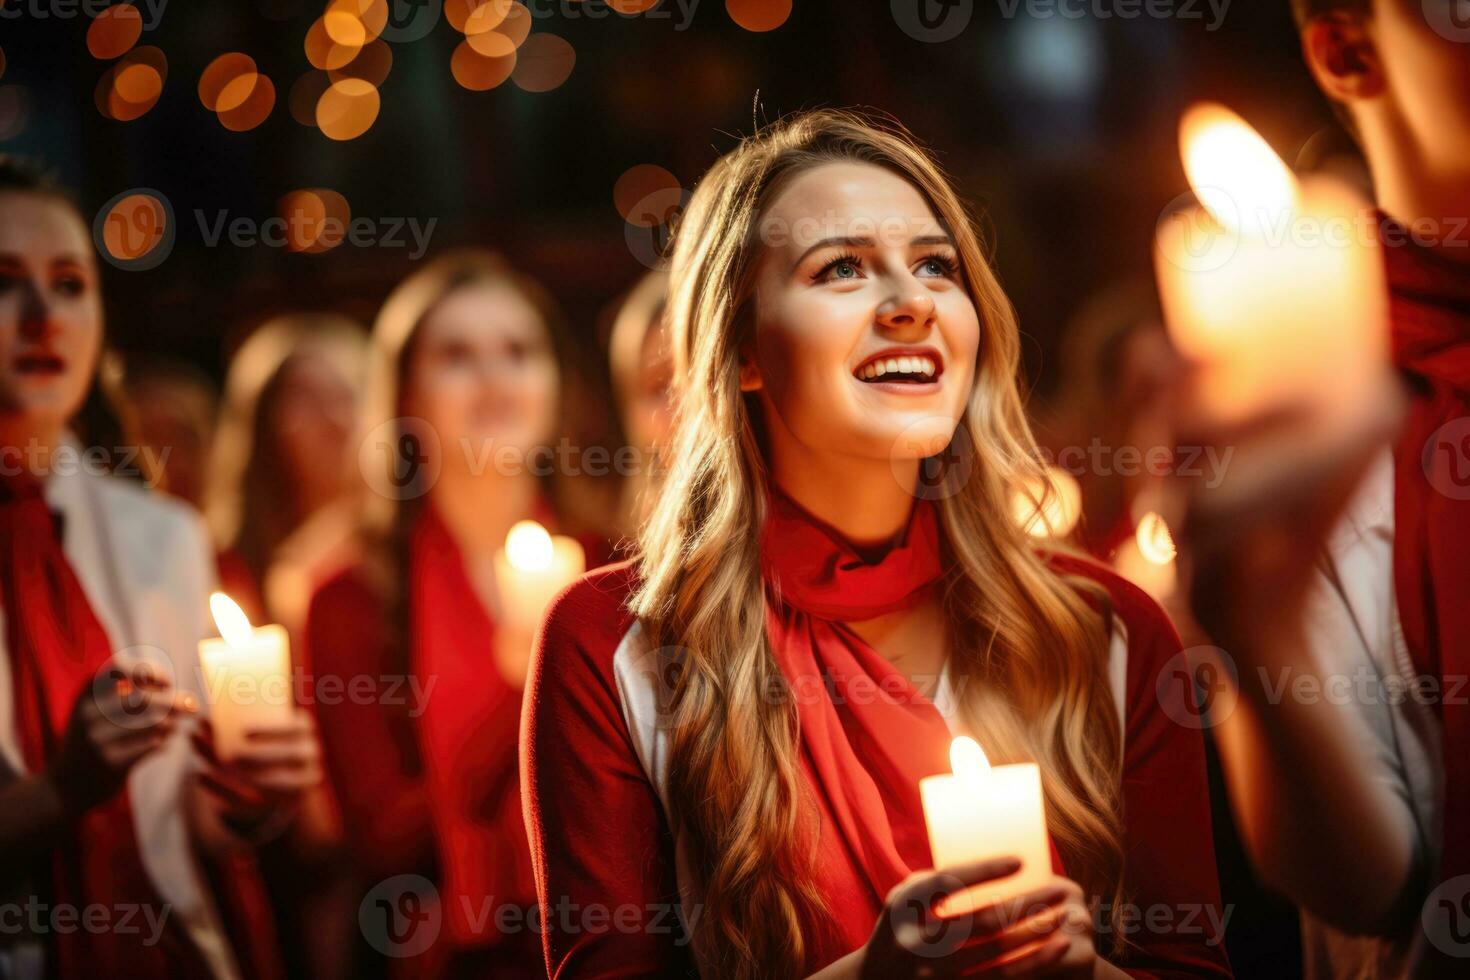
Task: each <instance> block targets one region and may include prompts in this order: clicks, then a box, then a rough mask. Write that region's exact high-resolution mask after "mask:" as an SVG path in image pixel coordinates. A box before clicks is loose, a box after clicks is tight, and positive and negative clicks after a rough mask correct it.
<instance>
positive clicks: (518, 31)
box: [465, 3, 531, 58]
mask: <svg viewBox="0 0 1470 980" xmlns="http://www.w3.org/2000/svg"><path fill="white" fill-rule="evenodd" d="M530 33H531V11H530V10H528V9H527V8H526V7H525V6H524V5H522V4H520V3H511V4H509V5H508V6H507V7H506V10H505V16H504V17H503V18H502V19H501V20H500V22H499V23H498V24H496V26H495V29H494V30H484V31H479V32H478V33H473V34H466V35H465V40H467V41H469V43H470V47H472V48H474V50H475V51H476V52H477V53H478V54H481V55H483V56H485V57H486V58H504V57H507V56H508V55H510V54H511V53H512V52H513V51H515V50H516V49H517V48H519V47H520V46H521V45H522V44H523V43H524V42H525V40H526V36H527V35H529V34H530Z"/></svg>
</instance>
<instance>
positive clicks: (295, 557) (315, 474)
mask: <svg viewBox="0 0 1470 980" xmlns="http://www.w3.org/2000/svg"><path fill="white" fill-rule="evenodd" d="M365 351H366V334H365V332H364V331H363V329H362V328H361V327H360V326H359V325H358V324H356V323H354V322H353V321H351V320H349V319H347V318H345V317H342V316H337V315H335V314H330V313H292V314H286V315H284V316H280V317H277V318H275V319H273V320H271V321H269V322H268V323H266V324H264V325H262V326H261V327H260V328H259V329H257V330H256V331H255V332H254V333H252V334H251V335H250V337H249V338H248V339H247V340H246V341H245V343H243V344H242V345H241V346H240V349H239V350H238V351H236V352H235V356H234V357H233V358H231V360H230V367H229V372H228V374H227V376H226V379H225V393H224V403H223V406H222V408H221V411H220V420H219V429H218V431H217V433H216V437H215V442H214V451H213V455H212V458H211V460H210V473H209V485H208V493H207V497H206V501H205V515H206V516H207V518H208V520H209V527H210V531H211V532H212V533H213V535H214V541H215V547H216V548H217V549H218V551H219V555H220V573H221V578H222V579H223V581H224V587H225V591H226V592H229V593H230V594H231V595H232V596H234V597H235V598H236V599H237V600H238V601H239V602H240V604H241V606H243V607H245V609H246V611H247V612H251V613H252V617H251V618H252V619H254V620H256V621H257V622H259V621H263V619H264V617H265V616H266V615H269V617H270V618H271V620H273V621H275V622H280V623H283V624H285V625H286V626H287V627H288V628H290V629H291V630H292V631H293V633H294V632H296V631H298V630H299V627H300V625H301V620H302V617H303V616H304V614H305V603H306V601H307V597H308V596H309V594H310V588H309V586H310V579H309V575H308V574H302V570H304V569H307V568H309V567H311V566H312V565H314V564H315V563H316V561H317V560H318V559H319V558H320V557H321V555H320V554H319V552H321V551H322V550H324V549H327V550H329V548H330V543H331V542H333V541H334V540H336V539H339V538H340V537H341V536H342V534H345V531H346V527H347V526H348V525H349V520H348V513H349V511H348V510H347V509H345V508H343V509H338V510H334V509H333V505H334V504H340V503H342V502H343V501H344V499H345V493H346V491H347V489H348V487H349V485H350V484H349V476H350V473H351V467H352V465H353V450H354V448H355V447H353V446H352V445H350V441H351V437H352V433H353V425H354V424H355V423H356V417H357V407H358V397H359V392H360V390H361V387H362V375H363V361H364V355H365ZM313 518H318V523H316V524H315V525H314V526H313V524H312V519H313ZM324 525H325V526H324ZM293 536H297V537H295V539H294V540H293ZM303 539H304V540H303ZM293 573H295V574H293ZM273 575H275V576H283V577H284V581H285V582H287V583H289V584H290V585H291V586H293V587H291V588H280V587H273V586H274V585H275V583H274V582H273V581H272V576H273ZM237 593H238V594H237ZM272 600H275V601H272Z"/></svg>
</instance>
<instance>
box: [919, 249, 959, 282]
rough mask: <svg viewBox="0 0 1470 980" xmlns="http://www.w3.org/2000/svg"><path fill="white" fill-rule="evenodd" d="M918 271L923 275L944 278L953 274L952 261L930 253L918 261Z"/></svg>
mask: <svg viewBox="0 0 1470 980" xmlns="http://www.w3.org/2000/svg"><path fill="white" fill-rule="evenodd" d="M919 272H920V273H921V274H923V275H925V276H934V277H936V278H940V279H942V278H944V277H946V276H952V275H954V263H953V262H952V261H950V260H949V259H946V258H943V257H941V256H938V255H931V256H929V257H928V258H927V259H925V260H924V261H923V262H920V263H919Z"/></svg>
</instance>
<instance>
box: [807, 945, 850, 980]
mask: <svg viewBox="0 0 1470 980" xmlns="http://www.w3.org/2000/svg"><path fill="white" fill-rule="evenodd" d="M863 949H864V947H861V946H859V947H858V948H857V949H855V950H853V951H852V952H851V953H848V954H847V955H846V956H844V957H842V958H841V959H836V960H833V961H832V962H831V963H828V964H827V965H826V966H824V967H822V968H821V969H820V970H818V971H817V972H816V973H813V974H812V975H811V976H809V977H807V980H857V978H858V977H859V976H861V975H862V971H863Z"/></svg>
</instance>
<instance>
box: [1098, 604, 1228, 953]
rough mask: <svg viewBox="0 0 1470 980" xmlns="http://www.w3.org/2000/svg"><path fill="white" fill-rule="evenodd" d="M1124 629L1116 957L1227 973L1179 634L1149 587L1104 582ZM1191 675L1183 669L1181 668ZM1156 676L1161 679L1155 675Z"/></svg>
mask: <svg viewBox="0 0 1470 980" xmlns="http://www.w3.org/2000/svg"><path fill="white" fill-rule="evenodd" d="M1106 584H1107V585H1108V587H1109V590H1110V591H1111V592H1112V594H1113V604H1114V606H1113V609H1114V615H1115V616H1117V617H1119V618H1120V619H1121V620H1122V622H1123V625H1124V626H1125V627H1126V629H1127V631H1128V684H1127V696H1126V705H1125V712H1126V715H1125V720H1124V753H1123V826H1124V836H1125V847H1126V853H1125V871H1124V876H1125V882H1124V887H1125V889H1126V892H1127V897H1126V898H1125V901H1126V903H1127V904H1128V909H1127V911H1128V916H1127V918H1126V920H1125V921H1124V922H1123V923H1121V924H1115V925H1114V928H1119V925H1121V927H1122V931H1123V933H1124V935H1125V937H1126V938H1127V939H1128V940H1129V943H1130V945H1129V948H1128V951H1127V954H1126V955H1125V956H1124V958H1123V959H1122V961H1121V962H1120V963H1119V964H1118V965H1119V966H1120V967H1122V968H1123V969H1124V970H1125V971H1126V972H1127V973H1129V974H1130V975H1131V976H1135V977H1159V978H1165V977H1229V976H1231V971H1230V962H1229V960H1228V958H1227V957H1226V954H1225V924H1226V922H1227V919H1226V917H1225V912H1226V909H1225V907H1224V905H1223V904H1222V903H1221V901H1220V882H1219V874H1218V871H1217V869H1216V865H1215V845H1214V838H1213V834H1212V831H1211V823H1210V786H1209V777H1208V774H1207V772H1206V769H1205V745H1204V735H1203V732H1202V731H1201V729H1200V727H1199V723H1198V716H1197V715H1191V714H1190V713H1188V712H1187V711H1185V710H1183V709H1184V707H1185V702H1184V699H1183V694H1184V690H1183V688H1181V687H1179V686H1178V685H1177V684H1174V683H1173V675H1174V673H1175V669H1176V667H1177V666H1178V661H1177V660H1175V657H1176V656H1177V655H1178V654H1179V653H1180V649H1181V646H1182V644H1181V642H1180V640H1179V636H1178V634H1177V633H1176V632H1175V630H1174V625H1173V623H1171V622H1170V621H1169V618H1168V616H1167V615H1166V614H1165V613H1164V611H1163V610H1162V609H1160V608H1159V606H1158V604H1157V603H1155V602H1154V601H1153V599H1151V598H1149V596H1148V595H1147V594H1145V593H1144V592H1143V591H1141V590H1140V589H1138V588H1137V587H1135V586H1133V585H1132V584H1131V583H1128V582H1126V581H1124V580H1122V579H1120V578H1113V579H1111V580H1109V581H1107V583H1106ZM1186 676H1188V675H1186ZM1161 678H1162V681H1161Z"/></svg>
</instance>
